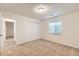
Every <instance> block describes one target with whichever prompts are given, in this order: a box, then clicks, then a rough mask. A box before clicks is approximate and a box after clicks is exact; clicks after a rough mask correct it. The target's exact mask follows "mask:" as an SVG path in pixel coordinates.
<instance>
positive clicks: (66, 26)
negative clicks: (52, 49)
mask: <svg viewBox="0 0 79 59" xmlns="http://www.w3.org/2000/svg"><path fill="white" fill-rule="evenodd" d="M56 19H58V20H60V21H61V22H62V34H61V35H53V34H49V33H48V22H52V21H53V20H56ZM42 28H43V29H42V30H43V39H46V40H49V41H53V42H58V43H60V44H64V45H68V46H71V47H75V48H79V11H74V12H72V13H68V14H64V15H62V16H58V17H54V18H50V19H48V20H46V21H44V22H43V27H42Z"/></svg>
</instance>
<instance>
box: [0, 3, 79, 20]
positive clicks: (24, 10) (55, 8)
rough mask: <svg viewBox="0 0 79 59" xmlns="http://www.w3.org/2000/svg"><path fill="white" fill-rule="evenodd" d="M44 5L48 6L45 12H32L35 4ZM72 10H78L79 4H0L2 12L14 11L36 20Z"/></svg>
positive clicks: (36, 4) (37, 4)
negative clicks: (48, 8)
mask: <svg viewBox="0 0 79 59" xmlns="http://www.w3.org/2000/svg"><path fill="white" fill-rule="evenodd" d="M39 5H44V6H48V7H50V10H49V11H48V12H47V13H45V14H42V15H40V14H36V13H34V12H33V9H34V8H35V7H36V6H39ZM74 10H79V4H77V3H76V4H74V3H72V4H71V3H70V4H68V3H63V4H62V3H45V4H44V3H42V4H41V3H16V4H15V3H14V4H12V3H9V4H3V3H2V4H0V11H2V12H9V13H15V14H19V15H23V16H27V17H31V18H35V19H37V20H44V19H47V18H49V17H51V16H52V17H54V16H58V15H61V14H63V13H66V12H71V11H74Z"/></svg>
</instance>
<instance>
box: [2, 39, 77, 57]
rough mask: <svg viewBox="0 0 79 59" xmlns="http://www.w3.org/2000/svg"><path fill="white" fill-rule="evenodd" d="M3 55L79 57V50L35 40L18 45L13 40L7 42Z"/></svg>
mask: <svg viewBox="0 0 79 59" xmlns="http://www.w3.org/2000/svg"><path fill="white" fill-rule="evenodd" d="M2 55H3V56H4V55H6V56H79V50H78V49H75V48H71V47H67V46H64V45H60V44H57V43H54V42H50V41H47V40H42V39H41V40H34V41H31V42H27V43H24V44H21V45H16V44H15V42H14V41H13V40H10V41H9V40H8V41H5V44H4V48H3V51H2Z"/></svg>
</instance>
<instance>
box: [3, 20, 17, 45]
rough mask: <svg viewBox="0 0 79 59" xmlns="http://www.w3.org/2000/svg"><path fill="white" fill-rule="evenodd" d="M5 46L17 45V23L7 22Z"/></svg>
mask: <svg viewBox="0 0 79 59" xmlns="http://www.w3.org/2000/svg"><path fill="white" fill-rule="evenodd" d="M4 44H5V46H6V45H7V46H9V45H12V44H13V45H15V44H16V43H15V22H13V21H5V41H4Z"/></svg>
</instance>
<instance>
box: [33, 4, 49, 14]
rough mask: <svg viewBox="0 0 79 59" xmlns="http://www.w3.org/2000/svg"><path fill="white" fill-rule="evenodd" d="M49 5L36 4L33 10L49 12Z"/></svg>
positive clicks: (40, 12) (41, 12) (42, 12)
mask: <svg viewBox="0 0 79 59" xmlns="http://www.w3.org/2000/svg"><path fill="white" fill-rule="evenodd" d="M48 9H49V8H48V7H47V6H44V5H39V6H36V7H35V8H34V9H33V11H34V12H35V13H37V14H44V13H46V12H48Z"/></svg>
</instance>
